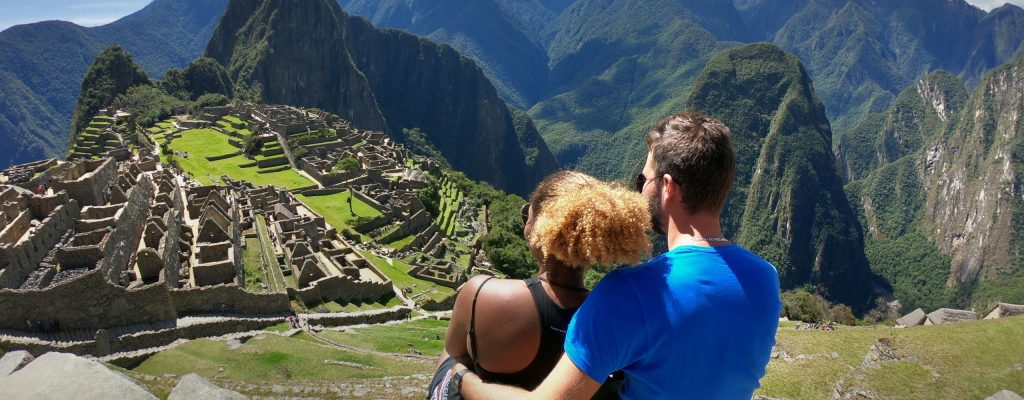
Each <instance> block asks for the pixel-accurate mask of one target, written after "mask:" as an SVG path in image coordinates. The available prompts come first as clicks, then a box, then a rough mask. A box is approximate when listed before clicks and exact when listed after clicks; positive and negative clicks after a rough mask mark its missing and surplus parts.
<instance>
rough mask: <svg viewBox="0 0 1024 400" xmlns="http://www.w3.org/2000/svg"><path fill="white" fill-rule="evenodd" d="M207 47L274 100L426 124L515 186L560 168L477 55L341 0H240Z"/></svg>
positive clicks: (481, 171) (366, 118)
mask: <svg viewBox="0 0 1024 400" xmlns="http://www.w3.org/2000/svg"><path fill="white" fill-rule="evenodd" d="M206 55H207V56H209V57H210V58H213V59H215V60H217V61H219V62H220V63H221V64H223V65H224V66H226V67H227V70H228V73H229V75H230V76H231V78H232V80H234V82H235V84H236V86H237V87H255V88H258V89H257V91H258V92H259V93H260V94H261V95H262V98H263V100H265V101H267V102H271V103H281V104H293V105H297V106H305V107H317V108H322V109H324V110H328V111H331V112H335V113H337V114H339V115H341V116H342V117H345V118H347V119H349V120H351V121H352V122H353V123H354V124H355V125H356V126H357V127H360V128H363V129H378V130H384V131H386V132H388V133H389V134H391V135H392V136H395V137H403V135H404V134H405V132H406V131H407V130H413V129H417V130H419V131H422V132H423V133H424V134H425V136H426V139H427V140H428V141H429V142H430V144H431V145H433V146H434V147H436V149H437V150H438V151H439V152H440V153H441V154H442V155H443V156H444V157H446V158H447V159H448V160H449V161H450V162H451V164H452V166H453V167H454V168H456V169H458V170H461V171H464V172H465V173H466V174H467V175H468V176H469V177H470V178H472V179H475V180H481V181H487V182H490V183H492V184H494V185H495V186H497V187H500V188H503V189H505V190H509V191H511V192H515V193H520V194H525V193H528V192H529V191H530V190H532V188H533V186H535V185H536V183H537V182H539V181H540V179H542V178H543V177H544V176H546V175H547V174H548V173H550V172H553V171H554V170H555V169H556V168H557V164H556V162H555V159H554V157H553V156H552V155H551V153H550V151H549V150H548V149H547V146H546V145H545V143H544V141H543V140H542V139H541V138H540V136H539V134H538V133H537V131H536V129H535V128H533V124H532V123H520V124H516V123H515V119H514V118H513V114H512V111H511V110H510V109H509V108H508V106H507V105H506V104H505V102H504V101H503V100H502V99H501V98H500V97H498V94H497V92H496V90H495V89H494V87H493V86H492V85H491V83H490V81H489V80H488V79H487V77H486V76H485V75H484V73H483V71H482V70H481V69H480V68H479V67H478V66H477V65H476V64H475V63H474V62H473V61H472V60H471V59H469V58H466V57H464V56H461V55H460V54H459V53H458V52H456V51H455V50H454V49H452V48H451V47H448V46H446V45H439V44H436V43H433V42H431V41H429V40H427V39H424V38H419V37H416V36H414V35H411V34H408V33H405V32H401V31H397V30H379V29H377V28H375V27H373V26H372V25H370V24H369V23H368V22H366V20H365V19H362V18H354V17H350V16H349V15H348V14H346V13H345V12H344V11H342V9H341V7H339V6H338V4H336V3H335V2H333V1H328V0H312V1H310V0H306V1H298V0H264V1H258V0H232V1H231V2H230V3H229V4H228V8H227V10H226V11H225V13H224V17H223V19H222V20H221V23H220V25H219V26H218V28H217V31H216V32H215V34H214V35H213V38H212V39H211V41H210V44H209V46H208V47H207V51H206ZM527 118H528V117H527ZM517 125H518V126H519V128H520V129H519V130H518V131H517V129H516V128H517Z"/></svg>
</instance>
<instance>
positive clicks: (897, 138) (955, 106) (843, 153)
mask: <svg viewBox="0 0 1024 400" xmlns="http://www.w3.org/2000/svg"><path fill="white" fill-rule="evenodd" d="M1022 71H1024V68H1022V65H1021V63H1020V62H1018V63H1014V64H1009V65H1006V66H1004V67H1001V68H999V69H997V70H995V71H994V72H992V73H991V74H989V75H988V76H987V77H986V78H985V79H984V80H983V81H982V83H981V84H980V85H979V86H978V88H977V90H975V92H974V93H973V94H971V95H970V96H968V94H967V91H966V90H965V89H964V84H963V82H961V81H960V80H959V79H958V78H956V77H955V76H953V75H952V74H950V73H948V72H944V71H937V72H933V73H931V74H928V75H927V76H925V77H924V78H922V79H920V80H918V81H917V82H915V83H914V84H913V85H910V87H908V88H907V89H906V90H904V91H903V92H902V93H901V94H900V95H899V97H898V98H897V100H896V101H895V102H894V104H893V105H892V106H891V107H890V108H889V109H888V110H887V111H886V112H884V113H878V114H874V115H871V116H869V117H868V118H867V119H865V123H862V124H861V126H859V127H858V128H857V129H855V130H854V131H853V132H854V133H855V134H853V135H849V136H848V137H844V138H843V143H842V144H841V145H840V151H839V155H840V159H841V160H842V163H843V164H845V165H846V166H847V167H846V168H847V171H848V172H851V174H850V175H849V176H850V178H851V179H852V180H851V182H850V183H849V184H847V185H846V190H847V193H849V196H850V198H851V202H853V203H855V204H856V205H857V207H858V209H859V211H860V216H861V220H862V221H863V224H864V226H865V228H866V230H867V232H868V241H867V244H866V246H867V250H868V257H869V260H870V261H871V265H872V266H873V267H874V269H875V271H876V272H877V273H879V274H881V275H882V276H884V277H885V278H886V279H887V280H888V281H889V283H891V284H892V287H893V289H894V291H895V294H896V295H897V297H899V298H900V300H902V301H903V302H904V305H913V306H911V307H914V306H925V307H929V308H935V307H936V306H940V307H941V306H950V305H956V306H967V305H968V303H970V302H971V301H974V302H978V301H981V302H984V301H987V300H992V299H995V298H1001V299H1002V300H1005V301H1011V300H1010V299H1016V298H1017V296H1020V293H1016V292H1015V291H1014V289H1012V287H1013V286H1012V285H1004V286H1003V287H1002V288H1001V289H985V290H983V291H982V292H978V291H977V287H979V286H978V285H979V284H980V285H982V286H984V283H985V282H986V281H990V280H1004V281H1005V280H1007V279H1009V280H1012V279H1013V278H1012V277H1014V276H1017V275H1016V274H1019V273H1020V272H1021V262H1022V261H1021V256H1020V249H1021V243H1022V242H1021V240H1020V236H1021V234H1022V230H1021V227H1022V226H1024V224H1022V217H1024V216H1022V214H1021V210H1022V209H1024V207H1022V205H1024V202H1022V200H1024V198H1022V197H1021V196H1022V194H1021V190H1022V189H1021V188H1022V185H1021V169H1022V167H1021V160H1022V155H1024V145H1022V143H1024V140H1022V139H1021V138H1020V134H1019V131H1020V130H1021V128H1022V126H1021V124H1020V122H1019V116H1020V115H1021V111H1022V109H1021V107H1022V106H1021V95H1020V91H1021V89H1022V87H1021V86H1022V85H1024V79H1022V78H1024V74H1022ZM971 291H975V292H976V293H971ZM1008 296H1009V297H1008ZM972 299H973V300H972ZM1014 301H1015V300H1014Z"/></svg>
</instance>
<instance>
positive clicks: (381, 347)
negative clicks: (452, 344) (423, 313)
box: [321, 319, 448, 356]
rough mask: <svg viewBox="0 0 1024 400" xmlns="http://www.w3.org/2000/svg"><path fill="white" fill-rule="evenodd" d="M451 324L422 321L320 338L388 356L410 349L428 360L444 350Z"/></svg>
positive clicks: (328, 332)
mask: <svg viewBox="0 0 1024 400" xmlns="http://www.w3.org/2000/svg"><path fill="white" fill-rule="evenodd" d="M447 329H448V321H439V320H436V319H421V320H416V321H411V322H406V323H402V324H396V325H377V326H368V327H365V328H358V329H353V330H352V332H335V331H324V332H322V333H321V336H323V337H325V338H327V339H328V340H331V341H334V342H338V343H341V344H345V345H349V346H353V347H358V348H362V349H367V350H375V351H382V352H386V353H406V354H408V353H409V348H410V346H409V345H412V346H411V347H413V348H415V349H416V350H419V351H420V352H421V353H423V355H425V356H436V355H439V354H441V350H442V349H444V335H445V331H447Z"/></svg>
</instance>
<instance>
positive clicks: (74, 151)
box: [68, 108, 135, 161]
mask: <svg viewBox="0 0 1024 400" xmlns="http://www.w3.org/2000/svg"><path fill="white" fill-rule="evenodd" d="M134 133H135V118H134V116H133V115H132V114H130V113H127V112H124V111H120V110H114V109H109V108H107V109H102V110H100V112H99V114H98V115H96V116H95V117H93V118H92V120H90V121H89V125H87V126H86V127H85V129H83V130H82V131H81V132H78V135H77V136H76V140H75V143H74V145H73V146H72V147H71V151H70V152H68V160H69V161H75V160H90V159H98V158H104V157H110V158H113V159H115V160H117V161H124V160H127V159H128V158H129V157H131V151H130V150H129V149H128V145H127V140H126V139H125V138H127V137H129V136H130V135H133V134H134Z"/></svg>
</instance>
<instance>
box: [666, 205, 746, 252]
mask: <svg viewBox="0 0 1024 400" xmlns="http://www.w3.org/2000/svg"><path fill="white" fill-rule="evenodd" d="M667 225H668V226H667V228H668V229H667V230H666V232H665V235H666V236H667V238H668V249H669V250H672V249H674V248H676V247H679V246H685V245H696V246H705V247H717V246H725V245H729V244H731V242H729V241H727V240H723V239H724V238H725V236H724V235H723V234H722V225H721V223H720V222H719V217H718V216H715V215H710V214H705V213H701V214H686V215H679V216H669V221H668V224H667Z"/></svg>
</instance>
